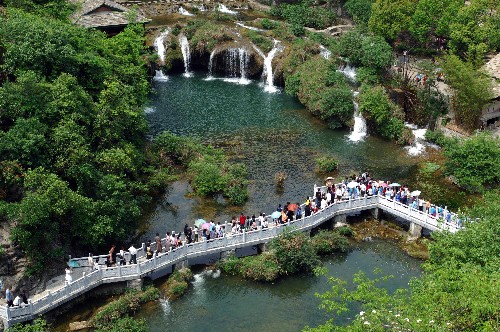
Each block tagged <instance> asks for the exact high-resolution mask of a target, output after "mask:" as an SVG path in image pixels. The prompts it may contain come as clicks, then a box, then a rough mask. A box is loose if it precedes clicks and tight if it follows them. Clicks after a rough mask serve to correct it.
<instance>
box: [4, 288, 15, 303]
mask: <svg viewBox="0 0 500 332" xmlns="http://www.w3.org/2000/svg"><path fill="white" fill-rule="evenodd" d="M5 300H7V306H9V307H12V305H13V303H14V297H13V295H12V292H11V291H10V288H9V286H7V287H6V289H5Z"/></svg>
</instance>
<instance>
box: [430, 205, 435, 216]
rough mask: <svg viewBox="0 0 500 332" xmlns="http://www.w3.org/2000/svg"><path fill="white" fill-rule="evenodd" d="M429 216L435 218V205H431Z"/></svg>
mask: <svg viewBox="0 0 500 332" xmlns="http://www.w3.org/2000/svg"><path fill="white" fill-rule="evenodd" d="M429 214H430V215H431V216H433V217H435V216H436V207H435V206H434V205H431V207H430V209H429Z"/></svg>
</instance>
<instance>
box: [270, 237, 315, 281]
mask: <svg viewBox="0 0 500 332" xmlns="http://www.w3.org/2000/svg"><path fill="white" fill-rule="evenodd" d="M270 248H271V249H272V250H274V251H275V253H276V258H277V260H278V263H279V265H280V268H281V271H282V272H283V273H284V274H293V273H297V272H311V271H312V270H313V269H314V268H315V267H317V266H319V265H320V261H319V258H318V255H317V254H316V252H315V250H314V248H313V246H312V245H311V242H310V240H309V236H307V235H306V234H304V233H302V232H294V231H290V230H288V229H286V230H284V231H283V233H281V234H280V235H279V236H278V237H277V238H275V239H273V240H272V241H271V242H270Z"/></svg>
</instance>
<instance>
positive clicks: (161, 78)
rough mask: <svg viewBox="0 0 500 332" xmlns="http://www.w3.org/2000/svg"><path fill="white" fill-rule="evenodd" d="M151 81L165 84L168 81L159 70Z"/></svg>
mask: <svg viewBox="0 0 500 332" xmlns="http://www.w3.org/2000/svg"><path fill="white" fill-rule="evenodd" d="M153 80H154V81H157V82H166V81H168V76H166V75H165V74H163V71H162V70H161V69H159V70H156V72H155V77H153Z"/></svg>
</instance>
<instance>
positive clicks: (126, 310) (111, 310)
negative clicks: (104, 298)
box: [89, 287, 160, 330]
mask: <svg viewBox="0 0 500 332" xmlns="http://www.w3.org/2000/svg"><path fill="white" fill-rule="evenodd" d="M159 296H160V292H159V290H158V289H156V288H154V287H149V288H146V289H145V290H144V291H129V292H127V293H126V294H124V295H122V296H120V297H119V298H118V299H117V300H115V301H113V302H111V303H109V304H106V305H105V306H104V307H102V308H101V309H100V310H99V311H98V312H97V313H96V314H95V315H94V317H92V318H91V319H90V322H89V324H90V326H92V327H94V328H96V329H102V330H109V328H110V327H112V326H113V325H114V324H115V322H116V320H117V319H119V318H122V317H125V316H126V315H128V314H134V313H135V312H137V311H138V310H139V309H140V307H141V305H142V304H144V303H147V302H149V301H153V300H156V299H158V297H159Z"/></svg>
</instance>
